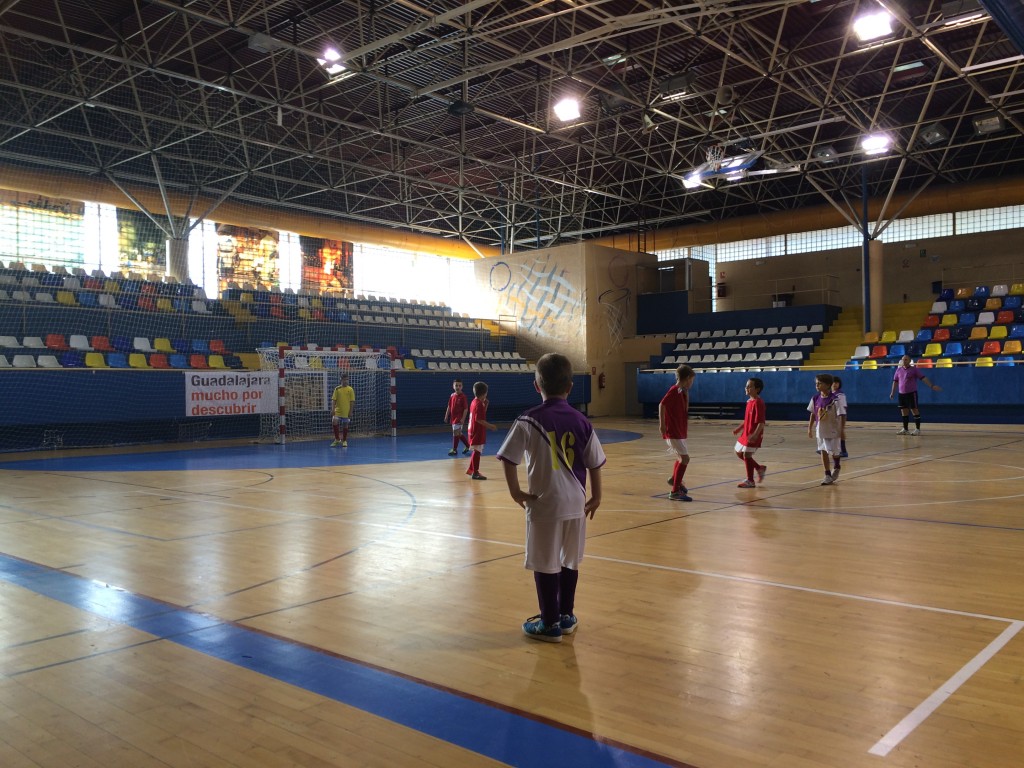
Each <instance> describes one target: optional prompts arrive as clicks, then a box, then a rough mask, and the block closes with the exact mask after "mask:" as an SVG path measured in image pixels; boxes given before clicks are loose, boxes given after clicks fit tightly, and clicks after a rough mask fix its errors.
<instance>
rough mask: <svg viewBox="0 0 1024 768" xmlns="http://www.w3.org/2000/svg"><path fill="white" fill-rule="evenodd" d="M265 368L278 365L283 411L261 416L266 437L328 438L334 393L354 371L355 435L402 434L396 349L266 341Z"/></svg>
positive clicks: (352, 428) (262, 359) (261, 352)
mask: <svg viewBox="0 0 1024 768" xmlns="http://www.w3.org/2000/svg"><path fill="white" fill-rule="evenodd" d="M257 352H258V354H259V356H260V369H261V370H276V371H277V376H278V413H277V414H276V415H275V414H266V415H264V416H262V417H261V418H260V440H261V441H266V442H270V441H273V442H277V443H281V444H284V443H285V441H286V439H290V440H313V439H326V438H328V437H329V436H330V435H331V416H332V409H331V393H333V392H334V388H335V387H337V386H338V385H339V384H341V377H342V376H343V375H347V376H348V383H349V386H351V387H352V389H353V390H355V393H356V402H355V408H354V410H353V413H352V422H351V424H350V425H349V431H350V433H351V434H354V435H363V436H370V435H390V436H392V437H394V436H395V435H396V434H397V397H396V395H397V387H396V384H397V379H396V377H395V372H394V370H393V369H392V367H391V355H389V354H388V353H387V352H383V351H381V350H372V351H366V350H363V351H357V350H352V349H348V348H345V347H316V346H312V345H310V346H303V347H261V348H260V349H258V350H257Z"/></svg>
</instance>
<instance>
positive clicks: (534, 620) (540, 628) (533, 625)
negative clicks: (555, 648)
mask: <svg viewBox="0 0 1024 768" xmlns="http://www.w3.org/2000/svg"><path fill="white" fill-rule="evenodd" d="M560 624H561V622H559V624H555V625H554V626H551V627H549V626H547V625H546V624H545V623H544V620H543V619H542V618H541V617H540V616H531V617H530V618H528V619H527V620H526V621H524V622H523V634H524V635H526V636H527V637H532V638H533V639H534V640H543V641H544V642H545V643H560V642H562V627H561V626H560Z"/></svg>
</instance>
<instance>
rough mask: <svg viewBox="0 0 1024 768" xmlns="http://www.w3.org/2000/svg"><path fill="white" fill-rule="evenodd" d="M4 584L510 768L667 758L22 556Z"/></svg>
mask: <svg viewBox="0 0 1024 768" xmlns="http://www.w3.org/2000/svg"><path fill="white" fill-rule="evenodd" d="M0 581H3V582H7V583H9V584H15V585H17V586H19V587H22V588H24V589H27V590H30V591H32V592H35V593H36V594H39V595H43V596H45V597H47V598H50V599H51V600H56V601H58V602H61V603H64V604H66V605H70V606H72V607H74V608H77V609H79V610H82V611H87V612H89V613H91V614H94V615H96V616H101V617H103V618H104V619H107V620H109V621H113V622H117V623H119V624H123V625H124V626H128V627H132V628H134V629H137V630H141V631H143V632H147V633H149V634H151V635H153V636H155V637H157V638H159V639H161V640H164V641H167V642H171V643H176V644H178V645H181V646H183V647H185V648H190V649H192V650H194V651H198V652H200V653H203V654H206V655H207V656H210V657H212V658H217V659H220V660H221V661H224V662H226V663H228V664H234V665H236V666H239V667H244V668H246V669H251V670H253V671H255V672H258V673H260V674H262V675H266V676H268V677H271V678H274V679H275V680H280V681H281V682H284V683H287V684H289V685H294V686H297V687H300V688H303V689H305V690H308V691H313V692H314V693H317V694H319V695H321V696H324V697H326V698H329V699H333V700H334V701H338V702H341V703H343V704H346V705H349V706H352V707H356V708H358V709H361V710H363V711H365V712H369V713H371V714H373V715H376V716H377V717H381V718H384V719H386V720H389V721H391V722H394V723H398V724H400V725H403V726H406V727H408V728H413V729H415V730H417V731H420V732H421V733H425V734H428V735H430V736H433V737H435V738H438V739H442V740H444V741H446V742H448V743H450V744H454V745H456V746H459V747H461V748H463V749H466V750H470V751H472V752H477V753H479V754H481V755H485V756H487V757H489V758H491V759H493V760H496V761H499V762H501V763H504V764H506V765H511V766H535V765H537V762H538V760H537V756H538V755H557V756H558V759H557V763H558V765H559V766H579V767H580V768H584V767H586V768H615V767H616V766H618V767H619V768H622V767H623V766H635V767H636V768H659V766H664V765H665V764H664V763H662V762H659V761H657V760H655V759H652V758H650V757H647V756H644V755H640V754H637V753H634V752H630V751H629V750H627V749H624V748H621V747H617V746H614V745H611V744H608V743H605V742H602V741H599V740H597V739H595V738H593V737H591V736H589V735H587V734H582V733H577V732H574V731H571V730H566V729H562V728H559V727H558V726H557V725H553V724H549V723H546V722H541V721H538V720H536V719H534V718H531V717H528V716H526V715H523V714H519V713H516V712H511V711H508V710H507V709H504V708H499V707H495V706H492V705H490V704H488V703H486V702H482V701H478V700H476V699H472V698H467V697H464V696H460V695H459V694H457V693H454V692H451V691H447V690H443V689H440V688H437V687H435V686H432V685H428V684H426V683H423V682H419V681H416V680H410V679H408V678H406V677H402V676H399V675H393V674H389V673H388V672H386V671H382V670H379V669H374V668H371V667H367V666H364V665H361V664H359V663H358V662H354V661H351V660H348V659H343V658H338V657H337V656H333V655H331V654H328V653H324V652H321V651H318V650H316V649H314V648H310V647H308V646H304V645H301V644H298V643H293V642H291V641H289V640H287V639H284V638H280V637H275V636H272V635H267V634H264V633H262V632H257V631H254V630H251V629H248V628H246V627H244V626H242V625H239V624H234V623H231V622H225V621H222V620H220V619H218V618H217V617H215V616H210V615H208V614H203V613H199V612H196V611H192V610H188V609H186V608H181V607H177V606H174V605H169V604H167V603H162V602H158V601H156V600H151V599H149V598H147V597H143V596H141V595H136V594H133V593H131V592H127V591H125V590H122V589H117V588H114V587H111V586H110V585H108V584H102V583H100V582H97V581H90V580H88V579H83V578H81V577H78V576H74V575H72V574H69V573H65V572H63V571H60V570H56V569H52V568H47V567H45V566H42V565H38V564H35V563H29V562H26V561H24V560H19V559H17V558H13V557H8V556H5V555H0ZM538 650H540V651H543V648H540V649H538Z"/></svg>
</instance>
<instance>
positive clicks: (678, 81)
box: [658, 72, 694, 102]
mask: <svg viewBox="0 0 1024 768" xmlns="http://www.w3.org/2000/svg"><path fill="white" fill-rule="evenodd" d="M693 81H694V77H693V73H692V72H681V73H680V74H678V75H672V76H671V77H666V78H665V79H664V80H662V81H661V82H660V83H658V99H659V100H660V101H662V102H667V101H679V100H680V99H682V98H683V97H685V96H687V95H688V94H691V93H693Z"/></svg>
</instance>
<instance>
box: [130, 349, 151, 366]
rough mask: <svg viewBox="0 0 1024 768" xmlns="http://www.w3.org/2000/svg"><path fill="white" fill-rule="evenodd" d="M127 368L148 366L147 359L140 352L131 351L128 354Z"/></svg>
mask: <svg viewBox="0 0 1024 768" xmlns="http://www.w3.org/2000/svg"><path fill="white" fill-rule="evenodd" d="M128 367H129V368H149V361H148V360H147V359H146V356H145V355H144V354H142V353H141V352H132V353H131V354H130V355H128Z"/></svg>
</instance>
